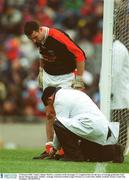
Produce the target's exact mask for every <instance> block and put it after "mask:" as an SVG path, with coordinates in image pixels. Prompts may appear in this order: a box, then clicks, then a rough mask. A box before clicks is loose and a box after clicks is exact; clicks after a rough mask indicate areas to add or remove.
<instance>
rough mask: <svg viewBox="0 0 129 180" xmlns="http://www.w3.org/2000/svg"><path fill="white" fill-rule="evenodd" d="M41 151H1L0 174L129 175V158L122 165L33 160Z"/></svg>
mask: <svg viewBox="0 0 129 180" xmlns="http://www.w3.org/2000/svg"><path fill="white" fill-rule="evenodd" d="M40 153H41V149H40V150H39V149H38V150H37V149H33V150H30V149H17V150H4V149H3V150H0V173H129V156H126V157H125V161H124V163H122V164H117V163H111V162H107V163H91V162H90V163H89V162H63V161H55V160H32V157H33V156H35V155H38V154H40Z"/></svg>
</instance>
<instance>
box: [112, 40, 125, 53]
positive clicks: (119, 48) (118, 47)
mask: <svg viewBox="0 0 129 180" xmlns="http://www.w3.org/2000/svg"><path fill="white" fill-rule="evenodd" d="M113 49H114V50H116V51H120V52H125V53H128V50H127V48H126V46H125V45H124V44H123V43H122V42H121V41H119V40H116V41H114V43H113Z"/></svg>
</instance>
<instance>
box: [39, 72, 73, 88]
mask: <svg viewBox="0 0 129 180" xmlns="http://www.w3.org/2000/svg"><path fill="white" fill-rule="evenodd" d="M74 79H75V75H74V73H69V74H64V75H56V76H55V75H50V74H48V73H46V72H45V71H43V89H45V88H46V87H48V86H54V87H62V88H70V87H71V85H72V81H73V80H74Z"/></svg>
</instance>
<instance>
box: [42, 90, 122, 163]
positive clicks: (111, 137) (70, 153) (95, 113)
mask: <svg viewBox="0 0 129 180" xmlns="http://www.w3.org/2000/svg"><path fill="white" fill-rule="evenodd" d="M42 101H43V103H44V105H45V106H48V108H50V111H51V112H52V113H55V117H56V118H55V121H54V122H53V127H54V130H55V137H54V141H53V149H52V150H51V153H50V156H53V155H54V154H55V153H56V151H57V150H58V149H60V148H61V147H62V148H63V150H64V160H68V161H93V162H95V161H98V162H103V161H113V162H117V163H121V162H123V161H124V157H123V148H122V146H121V145H118V144H117V141H118V136H119V123H118V122H109V121H108V120H107V119H106V117H105V116H104V115H103V114H102V112H101V111H100V110H99V108H98V107H97V105H96V104H95V103H94V102H93V101H92V100H91V99H90V97H89V96H88V95H87V94H86V93H84V92H82V91H79V90H75V89H62V88H55V87H47V88H46V89H45V90H44V92H43V95H42Z"/></svg>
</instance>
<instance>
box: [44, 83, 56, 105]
mask: <svg viewBox="0 0 129 180" xmlns="http://www.w3.org/2000/svg"><path fill="white" fill-rule="evenodd" d="M55 92H56V87H53V86H49V87H47V88H45V90H44V91H43V94H42V97H41V99H42V101H43V103H44V105H45V106H47V105H48V98H49V97H51V96H52V94H54V93H55Z"/></svg>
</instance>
